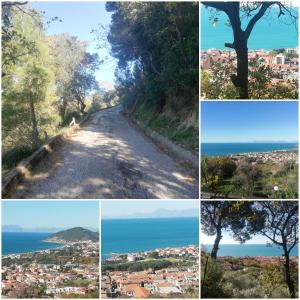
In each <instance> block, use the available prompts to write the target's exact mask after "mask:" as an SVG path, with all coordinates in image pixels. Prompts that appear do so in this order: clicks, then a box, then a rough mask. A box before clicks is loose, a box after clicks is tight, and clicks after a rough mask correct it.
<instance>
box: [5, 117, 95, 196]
mask: <svg viewBox="0 0 300 300" xmlns="http://www.w3.org/2000/svg"><path fill="white" fill-rule="evenodd" d="M91 115H92V114H87V115H86V116H85V117H84V118H83V119H82V120H81V122H80V123H79V124H76V125H74V126H73V127H71V128H67V129H66V130H65V131H64V133H62V134H59V135H56V136H54V137H53V138H51V139H50V140H49V141H48V143H47V144H45V145H43V146H42V147H40V148H39V149H38V150H36V151H35V152H34V153H33V154H32V155H30V156H29V157H27V158H25V159H23V160H22V161H21V162H19V164H18V165H17V166H16V168H14V169H13V170H11V171H10V172H8V174H7V175H5V176H4V177H3V178H2V198H5V197H6V196H7V195H8V194H9V192H10V191H11V190H12V189H13V188H15V187H16V186H17V185H18V183H19V182H20V180H21V179H22V178H24V177H26V176H29V174H30V171H31V170H32V168H33V167H35V166H36V165H37V164H38V163H39V162H40V161H41V160H42V159H43V158H44V157H45V156H47V155H48V154H49V153H51V152H52V151H54V149H55V148H56V147H57V146H59V145H60V144H61V143H62V142H63V139H64V138H65V137H68V136H69V135H71V134H73V133H74V132H75V131H76V130H77V129H79V128H80V127H81V126H83V125H84V124H85V123H86V121H87V120H88V119H89V118H90V116H91Z"/></svg>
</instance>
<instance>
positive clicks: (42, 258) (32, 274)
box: [2, 241, 99, 298]
mask: <svg viewBox="0 0 300 300" xmlns="http://www.w3.org/2000/svg"><path fill="white" fill-rule="evenodd" d="M98 262H99V243H98V242H97V243H95V242H92V241H80V242H79V241H78V242H68V243H67V244H65V245H63V246H62V247H59V248H55V249H51V250H42V251H37V252H32V253H24V254H10V255H4V256H2V295H3V296H5V297H9V298H24V297H25V298H49V297H50V298H64V297H66V296H68V295H69V296H70V295H72V297H77V296H80V297H84V298H88V297H90V296H91V295H92V296H93V298H95V297H97V295H99V263H98Z"/></svg>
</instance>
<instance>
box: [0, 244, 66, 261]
mask: <svg viewBox="0 0 300 300" xmlns="http://www.w3.org/2000/svg"><path fill="white" fill-rule="evenodd" d="M49 243H51V242H49ZM65 246H66V244H63V245H60V246H57V247H53V248H49V249H42V250H35V251H29V252H20V253H19V252H18V253H10V254H2V259H3V258H8V257H9V256H17V255H29V254H34V253H40V252H45V251H51V250H59V249H64V248H65Z"/></svg>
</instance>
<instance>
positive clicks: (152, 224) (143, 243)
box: [101, 217, 199, 258]
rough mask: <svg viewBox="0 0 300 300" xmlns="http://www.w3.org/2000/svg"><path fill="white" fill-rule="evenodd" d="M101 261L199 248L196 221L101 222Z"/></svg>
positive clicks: (128, 220)
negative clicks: (124, 255) (115, 256)
mask: <svg viewBox="0 0 300 300" xmlns="http://www.w3.org/2000/svg"><path fill="white" fill-rule="evenodd" d="M101 226H102V229H101V231H102V238H101V247H102V258H106V257H108V256H109V255H110V254H111V253H128V252H139V251H146V250H152V249H156V248H165V247H177V246H187V245H198V244H199V219H198V218H196V217H195V218H160V219H126V220H125V219H123V220H102V225H101Z"/></svg>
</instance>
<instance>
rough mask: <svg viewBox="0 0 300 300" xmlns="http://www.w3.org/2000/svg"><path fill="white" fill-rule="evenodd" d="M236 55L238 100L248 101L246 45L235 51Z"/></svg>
mask: <svg viewBox="0 0 300 300" xmlns="http://www.w3.org/2000/svg"><path fill="white" fill-rule="evenodd" d="M236 55H237V82H238V86H237V87H238V88H239V98H240V99H248V98H249V96H248V48H247V44H246V43H245V45H242V46H241V47H240V48H237V49H236Z"/></svg>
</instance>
